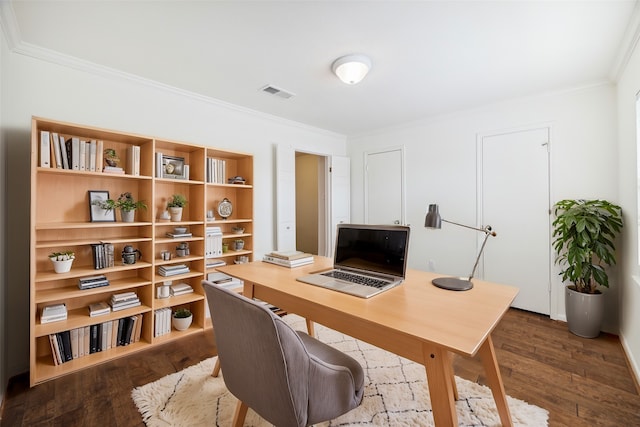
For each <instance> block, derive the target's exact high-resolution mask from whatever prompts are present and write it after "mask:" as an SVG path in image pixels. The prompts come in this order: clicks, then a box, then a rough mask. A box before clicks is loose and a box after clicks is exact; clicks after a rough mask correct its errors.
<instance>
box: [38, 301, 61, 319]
mask: <svg viewBox="0 0 640 427" xmlns="http://www.w3.org/2000/svg"><path fill="white" fill-rule="evenodd" d="M60 320H67V306H66V305H65V304H54V305H48V306H46V307H43V308H42V313H41V314H40V323H51V322H58V321H60Z"/></svg>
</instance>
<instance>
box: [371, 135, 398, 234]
mask: <svg viewBox="0 0 640 427" xmlns="http://www.w3.org/2000/svg"><path fill="white" fill-rule="evenodd" d="M392 151H399V152H400V222H401V224H400V225H406V224H407V197H406V191H407V183H406V172H405V164H406V161H405V147H404V145H397V146H393V147H386V148H380V149H376V150H369V151H365V152H364V153H363V168H362V170H363V172H364V177H363V181H364V223H365V224H368V223H369V180H368V174H367V169H368V167H369V162H368V160H369V156H370V155H372V154H381V153H388V152H392Z"/></svg>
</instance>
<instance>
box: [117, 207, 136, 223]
mask: <svg viewBox="0 0 640 427" xmlns="http://www.w3.org/2000/svg"><path fill="white" fill-rule="evenodd" d="M135 217H136V210H135V209H134V210H131V211H123V210H121V211H120V219H122V222H133V221H134V219H135Z"/></svg>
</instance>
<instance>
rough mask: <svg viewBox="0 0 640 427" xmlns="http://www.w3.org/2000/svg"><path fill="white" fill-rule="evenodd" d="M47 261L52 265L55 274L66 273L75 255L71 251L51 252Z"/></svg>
mask: <svg viewBox="0 0 640 427" xmlns="http://www.w3.org/2000/svg"><path fill="white" fill-rule="evenodd" d="M49 259H50V260H51V262H52V263H53V270H54V271H55V272H56V273H67V272H69V271H70V270H71V264H73V260H74V259H76V254H75V253H74V252H73V251H66V252H51V253H50V254H49Z"/></svg>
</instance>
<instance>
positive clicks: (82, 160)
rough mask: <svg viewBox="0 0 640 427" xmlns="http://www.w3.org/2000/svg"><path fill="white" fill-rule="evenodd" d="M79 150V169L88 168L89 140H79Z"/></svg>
mask: <svg viewBox="0 0 640 427" xmlns="http://www.w3.org/2000/svg"><path fill="white" fill-rule="evenodd" d="M79 144H80V145H79V147H80V148H79V150H78V165H79V167H78V170H81V171H83V170H86V169H87V141H85V140H82V139H81V140H79Z"/></svg>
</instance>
